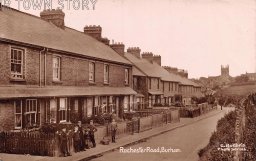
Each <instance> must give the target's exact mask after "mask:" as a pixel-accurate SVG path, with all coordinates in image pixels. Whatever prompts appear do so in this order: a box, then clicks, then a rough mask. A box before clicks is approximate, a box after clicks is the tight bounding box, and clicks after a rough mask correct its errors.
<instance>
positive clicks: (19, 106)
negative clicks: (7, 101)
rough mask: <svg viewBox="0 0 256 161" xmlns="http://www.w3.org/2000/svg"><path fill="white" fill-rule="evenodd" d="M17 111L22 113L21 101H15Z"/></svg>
mask: <svg viewBox="0 0 256 161" xmlns="http://www.w3.org/2000/svg"><path fill="white" fill-rule="evenodd" d="M15 107H16V113H21V101H16V102H15Z"/></svg>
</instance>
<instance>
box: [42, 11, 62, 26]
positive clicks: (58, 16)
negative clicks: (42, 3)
mask: <svg viewBox="0 0 256 161" xmlns="http://www.w3.org/2000/svg"><path fill="white" fill-rule="evenodd" d="M40 17H41V18H42V19H44V20H46V21H48V22H51V23H53V24H54V25H56V26H57V27H59V28H62V29H64V28H65V21H64V18H65V13H64V12H63V11H62V10H61V9H56V10H55V9H52V10H50V9H48V10H44V11H42V12H41V13H40Z"/></svg>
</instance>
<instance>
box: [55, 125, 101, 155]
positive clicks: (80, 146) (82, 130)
mask: <svg viewBox="0 0 256 161" xmlns="http://www.w3.org/2000/svg"><path fill="white" fill-rule="evenodd" d="M96 131H97V128H96V127H95V126H94V124H93V120H91V121H90V124H89V126H87V127H82V123H81V121H79V122H78V124H77V125H76V126H75V128H74V130H73V131H72V130H70V131H68V132H67V131H66V128H63V129H62V131H61V132H57V134H58V135H59V141H60V150H61V153H62V154H63V156H64V157H66V156H70V155H71V154H70V149H69V146H68V143H69V142H68V141H69V139H70V137H72V138H73V146H74V151H75V152H80V151H86V149H90V148H91V147H92V148H95V147H96V142H95V138H94V133H95V132H96ZM70 135H72V136H70ZM90 144H92V146H90Z"/></svg>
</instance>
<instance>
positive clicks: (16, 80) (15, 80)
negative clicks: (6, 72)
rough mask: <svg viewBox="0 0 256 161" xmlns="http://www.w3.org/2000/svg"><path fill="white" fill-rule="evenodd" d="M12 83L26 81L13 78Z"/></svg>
mask: <svg viewBox="0 0 256 161" xmlns="http://www.w3.org/2000/svg"><path fill="white" fill-rule="evenodd" d="M10 81H11V82H26V80H25V79H21V78H11V80H10Z"/></svg>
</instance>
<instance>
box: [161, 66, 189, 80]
mask: <svg viewBox="0 0 256 161" xmlns="http://www.w3.org/2000/svg"><path fill="white" fill-rule="evenodd" d="M163 68H164V69H165V70H167V71H168V72H169V73H173V74H176V75H179V76H181V77H184V78H188V71H186V70H184V69H178V68H175V67H170V66H163Z"/></svg>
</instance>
